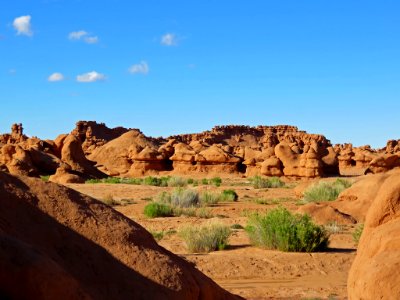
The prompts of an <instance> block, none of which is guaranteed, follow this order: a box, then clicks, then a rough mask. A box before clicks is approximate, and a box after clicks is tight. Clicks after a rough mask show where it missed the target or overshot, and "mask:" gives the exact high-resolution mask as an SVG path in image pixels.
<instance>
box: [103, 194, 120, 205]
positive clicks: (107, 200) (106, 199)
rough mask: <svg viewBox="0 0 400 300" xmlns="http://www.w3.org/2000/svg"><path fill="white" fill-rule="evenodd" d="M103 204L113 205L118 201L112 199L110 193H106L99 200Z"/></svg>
mask: <svg viewBox="0 0 400 300" xmlns="http://www.w3.org/2000/svg"><path fill="white" fill-rule="evenodd" d="M101 202H103V203H104V204H107V205H109V206H115V205H118V204H119V202H118V201H115V200H114V197H113V195H112V194H107V195H105V196H104V198H103V199H102V200H101Z"/></svg>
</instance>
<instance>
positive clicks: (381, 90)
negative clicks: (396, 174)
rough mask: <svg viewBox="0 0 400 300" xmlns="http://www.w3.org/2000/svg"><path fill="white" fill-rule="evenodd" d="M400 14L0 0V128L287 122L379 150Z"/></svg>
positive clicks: (346, 5) (305, 4)
mask: <svg viewBox="0 0 400 300" xmlns="http://www.w3.org/2000/svg"><path fill="white" fill-rule="evenodd" d="M399 11H400V2H399V1H388V0H381V1H369V0H362V1H361V0H359V1H356V0H336V1H322V0H318V1H317V0H307V1H299V0H291V1H289V0H287V1H284V0H282V1H277V0H276V1H268V0H263V1H261V0H260V1H258V0H255V1H232V0H231V1H226V0H219V1H211V0H203V1H183V0H181V1H174V0H173V1H161V0H159V1H154V0H150V1H128V0H102V1H98V0H13V1H1V3H0V101H1V109H0V132H9V128H10V126H11V124H12V123H14V122H22V123H23V125H24V127H25V132H26V133H27V134H29V135H36V136H39V137H41V138H55V137H56V136H57V135H58V134H60V133H64V132H69V131H71V130H72V129H73V128H74V124H75V122H76V121H78V120H96V121H98V122H104V123H106V124H107V125H108V126H110V127H114V126H119V125H122V126H125V127H133V128H140V129H141V130H142V131H143V132H144V133H145V134H147V135H152V136H161V135H162V136H168V135H172V134H176V133H188V132H198V131H203V130H207V129H210V128H211V127H213V126H214V125H223V124H246V125H276V124H290V125H296V126H298V127H299V128H300V129H302V130H307V131H308V132H311V133H322V134H324V135H325V136H326V137H327V138H328V139H330V140H331V141H332V142H333V143H344V142H353V144H355V145H363V144H371V145H372V146H375V147H382V146H384V144H385V143H386V140H388V139H397V138H400V130H399V129H400V123H399V111H400V101H399V96H400V80H399V79H400V72H399V70H400V14H399Z"/></svg>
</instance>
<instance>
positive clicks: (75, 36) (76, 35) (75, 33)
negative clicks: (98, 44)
mask: <svg viewBox="0 0 400 300" xmlns="http://www.w3.org/2000/svg"><path fill="white" fill-rule="evenodd" d="M85 35H88V33H87V32H86V31H84V30H79V31H73V32H71V33H70V34H69V35H68V38H69V39H70V40H80V39H81V38H82V37H84V36H85Z"/></svg>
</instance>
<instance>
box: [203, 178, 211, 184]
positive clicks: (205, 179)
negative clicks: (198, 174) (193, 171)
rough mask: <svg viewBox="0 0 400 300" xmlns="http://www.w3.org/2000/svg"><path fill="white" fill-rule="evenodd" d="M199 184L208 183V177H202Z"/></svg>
mask: <svg viewBox="0 0 400 300" xmlns="http://www.w3.org/2000/svg"><path fill="white" fill-rule="evenodd" d="M201 184H203V185H208V184H209V182H208V179H207V178H203V179H202V180H201Z"/></svg>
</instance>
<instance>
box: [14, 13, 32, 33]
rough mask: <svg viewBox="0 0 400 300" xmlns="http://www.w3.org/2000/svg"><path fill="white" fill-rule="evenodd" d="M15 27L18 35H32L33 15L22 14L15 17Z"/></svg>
mask: <svg viewBox="0 0 400 300" xmlns="http://www.w3.org/2000/svg"><path fill="white" fill-rule="evenodd" d="M13 27H14V29H15V30H16V31H17V34H18V35H27V36H32V35H33V32H32V29H31V16H21V17H18V18H15V19H14V22H13Z"/></svg>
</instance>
